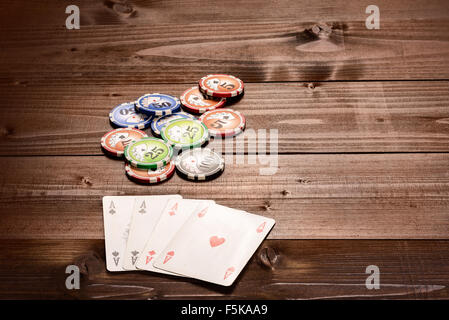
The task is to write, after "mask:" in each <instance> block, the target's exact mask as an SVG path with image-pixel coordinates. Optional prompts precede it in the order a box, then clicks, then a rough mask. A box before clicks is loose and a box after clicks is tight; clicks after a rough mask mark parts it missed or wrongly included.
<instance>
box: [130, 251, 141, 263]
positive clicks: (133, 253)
mask: <svg viewBox="0 0 449 320" xmlns="http://www.w3.org/2000/svg"><path fill="white" fill-rule="evenodd" d="M131 254H132V255H133V256H132V257H131V262H132V264H133V265H135V264H136V262H137V259H138V258H139V256H138V254H139V251H136V250H134V251H132V252H131Z"/></svg>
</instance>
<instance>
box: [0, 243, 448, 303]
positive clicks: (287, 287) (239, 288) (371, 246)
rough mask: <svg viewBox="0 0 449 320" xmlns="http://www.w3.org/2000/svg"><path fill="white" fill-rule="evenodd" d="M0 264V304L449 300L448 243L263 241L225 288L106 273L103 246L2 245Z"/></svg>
mask: <svg viewBox="0 0 449 320" xmlns="http://www.w3.org/2000/svg"><path fill="white" fill-rule="evenodd" d="M429 248H432V250H429ZM0 257H1V259H0V279H1V281H0V299H6V298H9V299H10V298H20V299H55V298H58V299H73V298H77V299H202V300H203V299H217V298H218V299H349V298H351V299H384V298H388V299H444V298H446V297H447V296H448V294H449V291H448V287H449V280H448V279H449V241H411V240H408V241H399V240H393V241H379V240H371V241H352V240H336V241H329V240H303V241H301V240H280V241H279V240H277V241H275V240H269V241H265V242H264V243H263V244H262V245H261V247H260V248H259V250H258V251H257V253H256V254H255V255H254V256H253V258H252V259H251V260H250V262H249V264H248V265H247V267H246V268H245V269H244V270H243V272H242V273H241V274H240V276H239V277H238V278H237V280H236V282H235V284H234V285H233V286H231V287H220V286H215V285H211V284H208V283H204V282H201V281H198V280H191V279H184V278H176V277H171V276H164V275H157V274H153V273H150V272H126V273H110V272H107V271H105V263H104V242H103V241H102V240H77V241H73V240H2V241H0ZM70 264H75V265H78V266H79V267H80V271H81V273H82V278H81V289H80V290H72V291H69V290H66V289H65V285H64V284H65V278H66V277H67V276H68V275H67V274H65V268H66V267H67V266H68V265H70ZM369 265H377V266H378V267H379V269H380V273H381V276H380V283H381V285H380V289H379V290H368V289H366V287H365V280H366V278H367V276H368V275H367V274H365V269H366V267H367V266H369ZM11 269H14V273H11Z"/></svg>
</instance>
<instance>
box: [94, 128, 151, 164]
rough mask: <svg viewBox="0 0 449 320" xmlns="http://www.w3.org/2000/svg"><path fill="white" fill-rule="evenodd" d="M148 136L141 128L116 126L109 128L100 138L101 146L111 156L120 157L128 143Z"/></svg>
mask: <svg viewBox="0 0 449 320" xmlns="http://www.w3.org/2000/svg"><path fill="white" fill-rule="evenodd" d="M145 137H148V135H147V134H146V133H145V132H143V131H142V130H138V129H134V128H118V129H115V130H111V131H109V132H108V133H106V134H105V135H104V136H103V137H102V138H101V142H100V144H101V147H102V148H103V150H104V151H105V152H106V153H107V154H108V155H111V156H114V157H122V156H123V153H124V151H125V148H126V146H127V145H129V144H130V143H132V142H134V141H137V140H140V139H142V138H145Z"/></svg>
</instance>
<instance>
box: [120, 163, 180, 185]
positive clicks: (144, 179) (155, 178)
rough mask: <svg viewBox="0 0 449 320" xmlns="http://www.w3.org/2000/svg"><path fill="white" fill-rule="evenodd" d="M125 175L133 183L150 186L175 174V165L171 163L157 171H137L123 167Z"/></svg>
mask: <svg viewBox="0 0 449 320" xmlns="http://www.w3.org/2000/svg"><path fill="white" fill-rule="evenodd" d="M125 171H126V175H127V176H128V177H129V178H130V179H131V180H133V181H135V182H138V183H145V184H152V183H159V182H162V181H165V180H167V179H169V178H171V177H172V176H173V174H174V173H175V164H174V163H173V162H169V163H167V165H165V166H163V167H160V168H158V169H138V168H134V167H133V166H130V165H129V164H126V165H125Z"/></svg>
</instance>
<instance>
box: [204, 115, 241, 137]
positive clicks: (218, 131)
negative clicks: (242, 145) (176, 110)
mask: <svg viewBox="0 0 449 320" xmlns="http://www.w3.org/2000/svg"><path fill="white" fill-rule="evenodd" d="M200 121H201V122H202V123H204V124H205V126H206V127H207V129H208V130H209V133H210V135H212V136H215V137H233V136H236V135H238V134H240V133H241V132H243V130H245V127H246V119H245V117H244V116H243V115H242V114H241V113H240V112H238V111H235V110H233V109H217V110H212V111H208V112H206V113H205V114H203V115H202V116H201V117H200Z"/></svg>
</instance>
